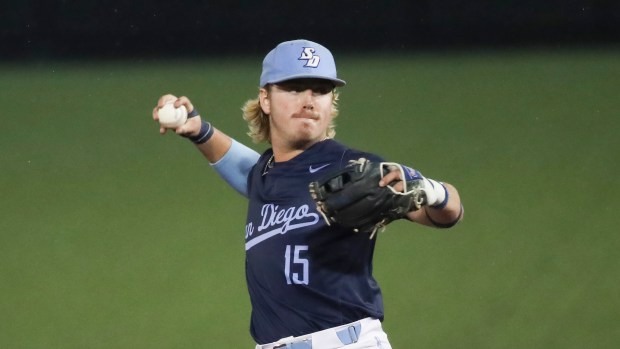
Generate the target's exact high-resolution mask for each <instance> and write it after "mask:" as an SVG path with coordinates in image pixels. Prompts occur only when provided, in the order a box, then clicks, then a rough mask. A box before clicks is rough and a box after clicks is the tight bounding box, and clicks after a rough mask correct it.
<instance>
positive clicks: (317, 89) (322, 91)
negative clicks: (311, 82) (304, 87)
mask: <svg viewBox="0 0 620 349" xmlns="http://www.w3.org/2000/svg"><path fill="white" fill-rule="evenodd" d="M333 89H334V87H333V86H331V85H318V86H314V87H312V92H313V93H315V94H317V95H326V94H328V93H330V92H332V90H333Z"/></svg>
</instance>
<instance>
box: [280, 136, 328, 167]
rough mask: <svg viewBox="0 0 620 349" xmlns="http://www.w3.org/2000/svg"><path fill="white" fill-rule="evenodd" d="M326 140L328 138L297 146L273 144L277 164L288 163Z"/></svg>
mask: <svg viewBox="0 0 620 349" xmlns="http://www.w3.org/2000/svg"><path fill="white" fill-rule="evenodd" d="M325 139H327V138H324V139H321V140H315V141H307V142H299V143H296V144H277V143H276V142H274V143H272V144H271V148H272V149H273V158H274V160H275V161H276V162H284V161H288V160H290V159H292V158H294V157H296V156H297V155H299V154H301V153H303V152H304V151H305V150H306V149H308V148H310V147H311V146H313V145H315V144H316V143H318V142H321V141H324V140H325Z"/></svg>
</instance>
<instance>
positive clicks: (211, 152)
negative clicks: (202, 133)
mask: <svg viewBox="0 0 620 349" xmlns="http://www.w3.org/2000/svg"><path fill="white" fill-rule="evenodd" d="M231 144H232V139H231V138H230V137H228V136H227V135H226V134H225V133H223V132H221V131H220V130H218V129H217V128H216V129H214V132H213V136H212V137H211V138H210V139H209V140H208V141H206V142H205V143H202V144H196V148H197V149H198V150H199V151H200V152H201V153H202V155H204V157H205V158H207V160H209V162H210V163H212V164H214V163H216V162H218V161H220V159H222V157H223V156H224V155H225V154H226V153H227V152H228V150H229V149H230V146H231Z"/></svg>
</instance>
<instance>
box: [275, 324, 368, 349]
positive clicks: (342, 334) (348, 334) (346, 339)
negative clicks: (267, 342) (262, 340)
mask: <svg viewBox="0 0 620 349" xmlns="http://www.w3.org/2000/svg"><path fill="white" fill-rule="evenodd" d="M321 332H323V331H319V332H317V333H316V334H312V335H310V336H309V338H306V339H303V340H300V341H297V342H291V343H282V344H278V345H276V346H273V347H271V349H312V336H319V335H320V333H321ZM361 332H362V324H361V323H360V322H359V321H358V322H354V323H352V324H349V325H347V327H345V328H343V329H341V330H338V331H336V336H337V337H338V339H339V340H340V342H341V343H342V345H347V344H351V343H356V342H357V341H358V340H359V336H360V333H361ZM304 337H305V336H304ZM302 338H303V337H302Z"/></svg>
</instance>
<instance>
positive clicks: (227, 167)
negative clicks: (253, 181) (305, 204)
mask: <svg viewBox="0 0 620 349" xmlns="http://www.w3.org/2000/svg"><path fill="white" fill-rule="evenodd" d="M168 103H173V105H174V107H175V108H179V107H181V106H184V107H185V108H186V109H187V112H188V119H187V121H186V122H185V124H183V125H181V126H179V127H177V128H175V129H174V130H173V131H174V132H175V133H176V134H178V135H180V136H183V137H185V138H188V139H189V140H191V141H192V142H193V143H194V144H195V145H196V148H197V149H198V150H199V151H200V152H201V153H202V155H203V156H204V157H205V158H206V159H207V160H208V161H209V163H210V164H211V165H212V166H213V168H214V169H215V170H216V171H217V173H218V174H219V175H220V176H221V177H222V178H223V179H224V180H225V181H226V182H227V183H228V184H229V185H230V186H232V187H233V188H234V189H235V190H237V191H238V192H239V193H240V194H242V195H243V196H245V197H247V177H248V174H249V172H250V170H251V169H252V166H254V164H255V163H256V161H258V158H259V154H258V153H257V152H255V151H254V150H252V149H250V148H248V147H246V146H244V145H243V144H241V143H239V142H237V141H235V140H234V139H232V138H230V137H229V136H228V135H226V134H225V133H223V132H221V131H220V130H218V129H216V128H215V127H213V126H212V125H211V124H210V123H209V122H206V121H204V120H203V119H202V118H201V116H200V114H199V113H198V110H197V109H195V108H194V105H193V104H192V103H191V101H190V100H189V98H187V97H185V96H182V97H178V98H177V97H176V96H174V95H171V94H167V95H163V96H161V97H160V98H159V100H158V101H157V106H155V108H154V109H153V120H155V121H159V115H158V110H159V109H160V108H161V107H163V106H164V105H166V104H168ZM159 132H160V133H161V134H162V135H163V134H165V133H166V132H167V128H165V127H163V126H161V125H160V128H159Z"/></svg>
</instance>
